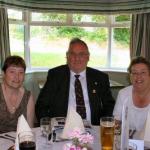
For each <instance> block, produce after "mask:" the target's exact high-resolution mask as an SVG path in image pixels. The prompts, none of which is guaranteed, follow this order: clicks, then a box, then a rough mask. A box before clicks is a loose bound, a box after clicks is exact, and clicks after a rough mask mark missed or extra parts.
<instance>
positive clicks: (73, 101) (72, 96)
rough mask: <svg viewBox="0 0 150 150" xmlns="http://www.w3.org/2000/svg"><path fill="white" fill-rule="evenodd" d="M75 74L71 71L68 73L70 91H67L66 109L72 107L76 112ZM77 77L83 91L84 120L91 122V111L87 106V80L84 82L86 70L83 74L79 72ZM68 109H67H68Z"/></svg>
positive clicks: (88, 105)
mask: <svg viewBox="0 0 150 150" xmlns="http://www.w3.org/2000/svg"><path fill="white" fill-rule="evenodd" d="M74 75H76V73H74V72H73V71H70V90H69V104H68V107H69V108H70V107H73V108H74V109H75V110H76V97H75V88H74V84H75V76H74ZM78 75H80V77H79V80H80V82H81V86H82V90H83V96H84V103H85V108H86V120H88V121H90V122H91V110H90V104H89V97H88V91H87V80H86V70H84V71H83V72H80V73H79V74H78ZM69 108H68V109H69Z"/></svg>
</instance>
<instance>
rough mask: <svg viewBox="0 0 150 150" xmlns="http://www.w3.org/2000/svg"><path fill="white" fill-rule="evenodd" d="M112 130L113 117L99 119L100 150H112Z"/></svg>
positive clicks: (113, 126) (113, 125) (113, 124)
mask: <svg viewBox="0 0 150 150" xmlns="http://www.w3.org/2000/svg"><path fill="white" fill-rule="evenodd" d="M114 130H115V120H114V118H113V117H102V118H101V119H100V133H101V134H100V138H101V141H100V142H101V147H102V150H113V146H114Z"/></svg>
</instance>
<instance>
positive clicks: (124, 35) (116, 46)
mask: <svg viewBox="0 0 150 150" xmlns="http://www.w3.org/2000/svg"><path fill="white" fill-rule="evenodd" d="M129 41H130V29H129V28H114V29H113V43H112V53H111V55H112V56H111V57H112V59H111V67H115V68H127V67H128V65H129V62H130V57H129V56H130V55H129Z"/></svg>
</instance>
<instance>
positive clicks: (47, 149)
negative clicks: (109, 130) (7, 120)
mask: <svg viewBox="0 0 150 150" xmlns="http://www.w3.org/2000/svg"><path fill="white" fill-rule="evenodd" d="M33 131H34V132H35V135H36V147H37V148H36V150H63V146H64V144H65V143H67V142H71V141H67V142H56V143H53V144H46V139H45V137H43V136H42V135H41V131H40V128H34V129H33ZM90 132H91V133H92V135H94V144H93V145H92V148H93V150H100V144H99V134H97V133H99V127H93V128H92V129H90ZM8 134H9V135H12V136H14V137H15V132H8ZM13 144H14V143H13V142H12V141H10V140H7V139H2V138H0V150H7V149H8V148H9V147H10V146H12V145H13Z"/></svg>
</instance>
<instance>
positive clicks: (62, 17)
mask: <svg viewBox="0 0 150 150" xmlns="http://www.w3.org/2000/svg"><path fill="white" fill-rule="evenodd" d="M66 18H67V17H66V14H58V13H35V12H34V13H32V21H52V22H65V21H66Z"/></svg>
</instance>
